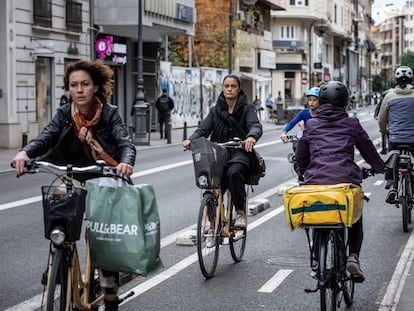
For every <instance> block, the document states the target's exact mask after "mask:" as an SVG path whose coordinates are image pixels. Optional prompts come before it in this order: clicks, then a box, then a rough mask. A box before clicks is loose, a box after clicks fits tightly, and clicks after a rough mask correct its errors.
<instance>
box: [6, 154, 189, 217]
mask: <svg viewBox="0 0 414 311" xmlns="http://www.w3.org/2000/svg"><path fill="white" fill-rule="evenodd" d="M192 163H193V160H188V161H181V162H177V163H174V164H169V165H164V166H160V167H156V168H152V169H148V170H144V171H140V172H136V173H134V174H132V176H131V178H138V177H142V176H146V175H150V174H154V173H158V172H161V171H166V170H170V169H173V168H176V167H180V166H184V165H188V164H192ZM41 200H42V196H41V195H39V196H35V197H31V198H27V199H23V200H19V201H15V202H9V203H3V204H0V211H2V210H6V209H9V208H15V207H19V206H23V205H27V204H31V203H36V202H40V201H41Z"/></svg>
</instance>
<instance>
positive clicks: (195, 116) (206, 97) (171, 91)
mask: <svg viewBox="0 0 414 311" xmlns="http://www.w3.org/2000/svg"><path fill="white" fill-rule="evenodd" d="M160 71H161V72H160V90H161V89H163V88H165V89H167V92H168V95H169V96H170V97H171V98H172V99H173V100H174V106H175V107H174V111H173V112H172V114H171V122H172V127H173V128H180V127H183V126H184V122H187V126H196V125H198V123H199V122H200V121H201V119H202V118H205V117H206V115H207V114H208V111H209V109H210V107H211V106H212V105H214V103H215V102H216V100H217V97H218V95H219V94H220V91H221V83H222V79H223V78H224V76H225V75H226V74H227V70H221V69H216V68H208V67H201V69H200V68H186V67H177V66H171V63H169V62H161V67H160ZM200 74H201V79H200ZM200 82H201V83H200ZM160 92H161V91H160ZM201 95H202V96H201ZM201 99H202V101H201Z"/></svg>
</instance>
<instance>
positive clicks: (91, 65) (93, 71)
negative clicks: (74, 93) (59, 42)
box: [63, 59, 114, 103]
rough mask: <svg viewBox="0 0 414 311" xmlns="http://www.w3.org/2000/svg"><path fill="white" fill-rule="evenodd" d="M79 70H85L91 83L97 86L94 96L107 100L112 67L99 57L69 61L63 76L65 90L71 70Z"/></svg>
mask: <svg viewBox="0 0 414 311" xmlns="http://www.w3.org/2000/svg"><path fill="white" fill-rule="evenodd" d="M79 70H83V71H86V72H87V73H89V74H90V76H91V78H92V82H93V85H95V86H98V90H97V91H96V93H95V96H97V97H98V98H99V100H100V101H101V102H103V103H104V102H107V101H108V99H109V98H110V97H111V95H112V90H113V84H114V80H112V77H113V75H114V72H113V71H112V69H111V68H110V67H109V66H108V65H106V64H104V62H103V61H102V60H100V59H98V60H96V61H90V60H79V61H76V62H74V63H71V64H69V66H68V67H67V68H66V72H65V76H64V78H63V83H64V86H65V90H66V91H69V76H70V75H71V73H72V72H74V71H79Z"/></svg>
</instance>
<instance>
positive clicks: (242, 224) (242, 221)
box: [234, 215, 247, 229]
mask: <svg viewBox="0 0 414 311" xmlns="http://www.w3.org/2000/svg"><path fill="white" fill-rule="evenodd" d="M246 226H247V220H246V216H242V215H237V216H236V221H235V222H234V227H235V228H239V229H244V228H246Z"/></svg>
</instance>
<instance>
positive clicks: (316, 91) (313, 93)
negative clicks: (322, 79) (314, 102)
mask: <svg viewBox="0 0 414 311" xmlns="http://www.w3.org/2000/svg"><path fill="white" fill-rule="evenodd" d="M308 96H315V97H318V96H319V87H312V88H310V89H309V90H308V91H307V92H306V97H308Z"/></svg>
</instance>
